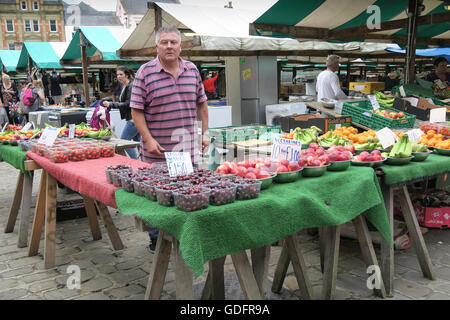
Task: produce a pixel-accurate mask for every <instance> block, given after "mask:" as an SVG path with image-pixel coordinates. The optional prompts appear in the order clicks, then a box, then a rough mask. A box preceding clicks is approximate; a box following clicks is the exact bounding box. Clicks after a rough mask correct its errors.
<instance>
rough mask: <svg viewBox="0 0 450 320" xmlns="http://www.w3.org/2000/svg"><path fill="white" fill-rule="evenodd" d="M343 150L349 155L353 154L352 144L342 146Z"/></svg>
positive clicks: (353, 147)
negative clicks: (349, 153) (348, 152)
mask: <svg viewBox="0 0 450 320" xmlns="http://www.w3.org/2000/svg"><path fill="white" fill-rule="evenodd" d="M344 149H345V150H348V151H350V152H351V153H355V146H354V145H352V144H349V145H346V146H344Z"/></svg>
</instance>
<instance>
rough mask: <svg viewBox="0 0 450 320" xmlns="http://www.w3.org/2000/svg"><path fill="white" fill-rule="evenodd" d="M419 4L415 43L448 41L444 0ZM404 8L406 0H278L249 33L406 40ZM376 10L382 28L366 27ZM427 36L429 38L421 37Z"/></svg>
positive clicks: (406, 3) (330, 38)
mask: <svg viewBox="0 0 450 320" xmlns="http://www.w3.org/2000/svg"><path fill="white" fill-rule="evenodd" d="M423 4H424V6H425V8H424V11H423V12H422V14H421V17H420V19H421V20H419V26H418V30H417V37H418V41H417V43H418V44H425V45H433V44H438V43H439V42H440V43H444V42H446V41H447V42H448V43H450V42H449V41H450V31H449V30H450V22H449V21H450V12H448V11H446V10H445V8H444V2H443V1H439V0H424V2H423ZM375 6H376V7H375ZM407 8H408V0H396V1H392V0H358V1H354V0H302V1H290V0H279V1H278V2H276V3H275V4H274V5H273V6H272V7H271V8H270V9H269V10H267V11H266V12H265V13H264V14H262V15H261V16H260V17H259V18H257V19H255V20H254V24H253V27H252V30H253V31H254V32H251V33H250V34H257V35H265V36H283V37H285V36H287V35H291V36H293V37H295V38H297V39H311V38H313V39H325V40H329V41H331V40H342V41H361V40H364V39H366V40H367V39H374V40H378V41H379V40H384V41H386V40H392V41H395V42H402V43H406V35H407V34H406V32H407V31H406V30H407V29H406V26H407V21H406V20H405V19H407V18H408V17H407V14H406V12H407ZM373 10H376V11H373ZM377 13H379V17H380V23H381V27H382V29H385V30H384V31H376V29H374V30H369V29H368V27H367V22H368V21H369V22H372V23H373V21H374V20H372V19H371V17H375V15H376V14H377ZM402 19H403V21H398V20H402ZM394 21H396V22H395V23H394ZM388 22H390V25H389V28H388V29H386V28H387V27H388V25H387V24H384V23H388ZM383 24H384V25H383ZM420 24H421V25H420ZM289 27H294V28H289ZM297 27H298V28H297ZM393 27H395V28H393ZM430 38H431V41H426V40H424V39H430ZM439 39H440V41H439Z"/></svg>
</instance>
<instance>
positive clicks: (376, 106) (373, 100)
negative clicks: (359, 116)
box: [369, 94, 380, 110]
mask: <svg viewBox="0 0 450 320" xmlns="http://www.w3.org/2000/svg"><path fill="white" fill-rule="evenodd" d="M369 100H370V103H371V104H372V108H373V110H377V109H380V104H379V103H378V100H377V97H375V96H374V95H373V94H369Z"/></svg>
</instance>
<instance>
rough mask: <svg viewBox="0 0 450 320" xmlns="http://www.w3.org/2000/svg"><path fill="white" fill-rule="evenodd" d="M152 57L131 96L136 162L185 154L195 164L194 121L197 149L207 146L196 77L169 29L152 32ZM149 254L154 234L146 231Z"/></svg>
mask: <svg viewBox="0 0 450 320" xmlns="http://www.w3.org/2000/svg"><path fill="white" fill-rule="evenodd" d="M156 52H157V57H156V58H155V59H154V60H152V61H149V62H147V63H146V64H144V65H143V66H141V67H140V68H139V70H138V72H137V73H136V76H135V79H134V83H133V89H132V91H131V101H130V107H131V114H132V117H133V120H134V124H135V126H136V128H137V129H138V131H139V133H140V134H141V149H140V150H141V153H142V160H143V161H145V162H158V161H164V160H165V158H164V151H172V152H189V153H190V154H191V159H192V162H193V163H194V164H196V163H198V151H199V150H198V149H199V148H198V143H197V135H198V128H197V118H198V120H201V121H202V124H201V127H202V149H203V150H205V149H206V148H207V147H208V146H209V140H210V139H209V135H208V104H207V102H206V100H207V99H206V95H205V90H204V88H203V83H202V79H201V77H200V73H199V72H198V70H197V68H196V67H195V65H194V64H193V63H192V62H189V61H185V60H183V59H181V58H180V52H181V35H180V32H179V31H178V29H176V28H174V27H162V28H160V29H159V30H158V32H157V33H156ZM149 236H150V246H149V249H150V251H151V252H154V251H155V248H156V242H157V237H158V230H155V229H153V230H150V231H149Z"/></svg>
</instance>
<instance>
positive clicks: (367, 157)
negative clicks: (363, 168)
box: [354, 150, 383, 162]
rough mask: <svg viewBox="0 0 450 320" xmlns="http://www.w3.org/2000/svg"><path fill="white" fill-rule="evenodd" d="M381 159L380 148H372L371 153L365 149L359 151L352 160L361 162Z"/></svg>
mask: <svg viewBox="0 0 450 320" xmlns="http://www.w3.org/2000/svg"><path fill="white" fill-rule="evenodd" d="M381 160H383V158H382V156H381V151H380V150H373V151H372V152H371V153H369V152H367V151H363V152H361V153H360V154H359V155H357V156H355V157H354V161H361V162H373V161H381Z"/></svg>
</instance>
